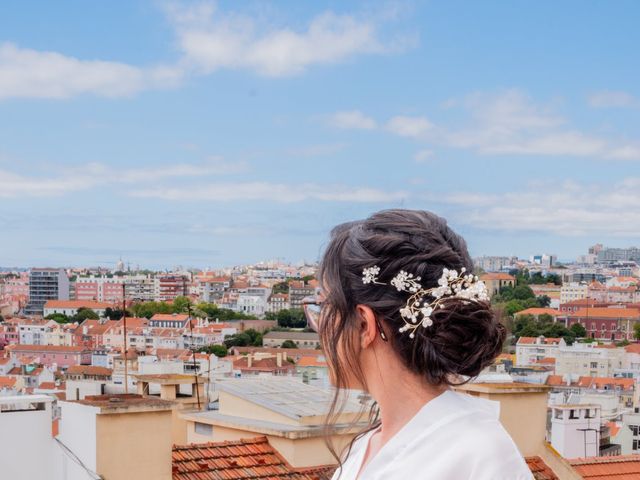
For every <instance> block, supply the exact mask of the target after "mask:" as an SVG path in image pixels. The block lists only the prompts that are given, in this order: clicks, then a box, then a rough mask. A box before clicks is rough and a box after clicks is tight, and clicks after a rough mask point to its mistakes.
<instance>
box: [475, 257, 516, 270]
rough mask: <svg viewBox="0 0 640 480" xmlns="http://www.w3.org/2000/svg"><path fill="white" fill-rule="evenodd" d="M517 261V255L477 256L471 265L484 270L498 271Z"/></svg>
mask: <svg viewBox="0 0 640 480" xmlns="http://www.w3.org/2000/svg"><path fill="white" fill-rule="evenodd" d="M517 261H518V258H517V257H488V256H483V257H477V258H474V259H473V266H474V267H475V268H479V269H481V270H483V271H485V272H500V271H502V270H505V269H507V268H509V267H511V266H513V265H514V264H515V263H516V262H517Z"/></svg>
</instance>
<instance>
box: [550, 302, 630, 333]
mask: <svg viewBox="0 0 640 480" xmlns="http://www.w3.org/2000/svg"><path fill="white" fill-rule="evenodd" d="M558 320H560V321H562V322H564V324H565V325H566V326H567V327H571V325H573V324H574V323H580V324H581V325H582V326H583V327H584V328H585V329H586V330H587V336H588V337H591V338H595V339H597V340H607V341H609V340H618V341H619V340H625V339H626V340H633V339H634V336H633V335H634V331H633V325H634V324H635V323H636V322H638V321H640V310H639V309H637V308H613V307H612V308H602V307H596V308H582V309H579V310H576V311H573V312H570V313H566V314H565V315H564V316H560V317H558Z"/></svg>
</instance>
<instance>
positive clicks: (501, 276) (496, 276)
mask: <svg viewBox="0 0 640 480" xmlns="http://www.w3.org/2000/svg"><path fill="white" fill-rule="evenodd" d="M480 280H482V281H483V282H486V281H487V280H512V281H515V280H516V279H515V277H513V276H511V275H509V274H508V273H497V272H496V273H485V274H484V275H482V276H481V277H480Z"/></svg>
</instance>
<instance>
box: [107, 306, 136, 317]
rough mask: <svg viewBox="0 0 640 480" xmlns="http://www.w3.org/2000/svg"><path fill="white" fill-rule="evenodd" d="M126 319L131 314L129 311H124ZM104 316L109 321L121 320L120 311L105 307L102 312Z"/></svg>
mask: <svg viewBox="0 0 640 480" xmlns="http://www.w3.org/2000/svg"><path fill="white" fill-rule="evenodd" d="M126 314H127V317H130V316H131V315H132V314H131V312H130V311H129V310H126ZM104 316H105V317H107V318H108V319H109V320H120V319H121V318H122V309H118V308H111V307H107V308H106V309H105V311H104Z"/></svg>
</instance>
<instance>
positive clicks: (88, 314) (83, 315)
mask: <svg viewBox="0 0 640 480" xmlns="http://www.w3.org/2000/svg"><path fill="white" fill-rule="evenodd" d="M99 318H100V316H99V315H98V314H97V313H96V312H94V311H93V310H91V309H90V308H86V307H81V308H79V309H78V312H77V313H76V314H75V315H74V316H73V317H72V318H71V320H72V321H74V322H78V323H82V322H84V321H85V320H87V319H90V320H98V319H99Z"/></svg>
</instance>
